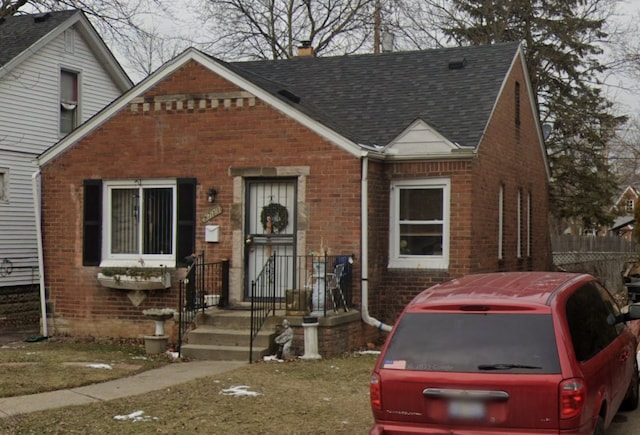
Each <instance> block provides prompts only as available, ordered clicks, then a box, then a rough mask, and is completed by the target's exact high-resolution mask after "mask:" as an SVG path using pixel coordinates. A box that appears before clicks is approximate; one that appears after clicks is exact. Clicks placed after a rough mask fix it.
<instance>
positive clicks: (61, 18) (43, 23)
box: [0, 10, 80, 68]
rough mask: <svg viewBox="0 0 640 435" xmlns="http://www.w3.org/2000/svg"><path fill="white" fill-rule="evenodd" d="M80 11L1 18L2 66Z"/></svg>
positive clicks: (0, 55)
mask: <svg viewBox="0 0 640 435" xmlns="http://www.w3.org/2000/svg"><path fill="white" fill-rule="evenodd" d="M79 13H80V11H77V10H68V11H59V12H47V13H46V14H32V15H13V16H9V17H4V18H0V68H1V67H3V66H4V65H5V64H7V63H8V62H9V61H11V59H13V58H14V57H16V56H18V55H19V54H20V53H22V52H23V51H25V50H26V49H28V48H29V47H31V46H32V45H33V44H35V43H36V42H37V41H39V40H40V39H41V38H43V37H45V36H46V35H47V34H48V33H49V32H51V31H53V30H54V29H55V28H57V27H58V26H59V25H60V24H62V23H64V22H65V21H66V20H68V19H69V18H70V17H71V16H73V15H74V14H79Z"/></svg>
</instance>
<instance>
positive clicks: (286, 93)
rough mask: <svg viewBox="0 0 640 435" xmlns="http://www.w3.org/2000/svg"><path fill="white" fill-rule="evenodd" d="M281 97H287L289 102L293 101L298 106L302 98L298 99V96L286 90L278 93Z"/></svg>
mask: <svg viewBox="0 0 640 435" xmlns="http://www.w3.org/2000/svg"><path fill="white" fill-rule="evenodd" d="M278 94H279V95H282V96H283V97H285V98H286V99H287V100H290V101H293V102H294V103H296V104H298V103H299V102H300V97H298V96H297V95H296V94H294V93H293V92H291V91H287V90H286V89H280V90H279V91H278Z"/></svg>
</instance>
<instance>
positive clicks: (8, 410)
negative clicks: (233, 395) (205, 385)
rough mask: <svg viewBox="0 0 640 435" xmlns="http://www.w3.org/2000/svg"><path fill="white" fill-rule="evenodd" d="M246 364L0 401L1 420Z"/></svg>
mask: <svg viewBox="0 0 640 435" xmlns="http://www.w3.org/2000/svg"><path fill="white" fill-rule="evenodd" d="M247 364H248V363H246V362H239V361H191V362H177V363H171V364H168V365H166V366H164V367H160V368H158V369H153V370H147V371H145V372H142V373H138V374H137V375H133V376H129V377H126V378H121V379H115V380H113V381H108V382H102V383H99V384H92V385H87V386H84V387H78V388H70V389H68V390H59V391H51V392H48V393H40V394H30V395H27V396H16V397H5V398H0V418H3V417H8V416H11V415H19V414H27V413H29V412H35V411H44V410H47V409H55V408H63V407H65V406H74V405H87V404H90V403H96V402H101V401H106V400H116V399H121V398H123V397H129V396H136V395H138V394H144V393H148V392H150V391H155V390H160V389H163V388H168V387H171V386H174V385H177V384H182V383H184V382H188V381H191V380H193V379H198V378H204V377H207V376H213V375H217V374H220V373H224V372H226V371H230V370H233V369H236V368H238V367H242V366H245V365H247Z"/></svg>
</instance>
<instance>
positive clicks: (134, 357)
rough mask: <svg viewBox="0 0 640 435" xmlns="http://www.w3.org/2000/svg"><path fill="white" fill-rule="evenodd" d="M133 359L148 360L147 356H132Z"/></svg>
mask: <svg viewBox="0 0 640 435" xmlns="http://www.w3.org/2000/svg"><path fill="white" fill-rule="evenodd" d="M131 359H143V360H145V361H146V360H147V359H148V358H147V357H146V356H142V355H141V356H132V357H131Z"/></svg>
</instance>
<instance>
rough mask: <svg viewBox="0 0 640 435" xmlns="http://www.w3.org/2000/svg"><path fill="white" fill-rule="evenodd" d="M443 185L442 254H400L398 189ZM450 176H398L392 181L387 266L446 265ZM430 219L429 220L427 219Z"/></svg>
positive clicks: (449, 213)
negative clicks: (404, 178) (407, 177)
mask: <svg viewBox="0 0 640 435" xmlns="http://www.w3.org/2000/svg"><path fill="white" fill-rule="evenodd" d="M421 188H423V189H442V202H443V204H442V222H440V221H438V223H442V254H441V255H402V254H400V248H399V247H400V243H399V242H400V220H399V217H400V192H401V190H402V189H421ZM450 207H451V180H450V179H449V178H427V179H418V180H397V181H392V182H391V194H390V206H389V210H390V220H389V268H391V269H393V268H398V269H400V268H403V269H438V270H446V269H448V268H449V244H450V242H449V240H450V234H449V228H450V222H451V212H450ZM427 223H431V222H427Z"/></svg>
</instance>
